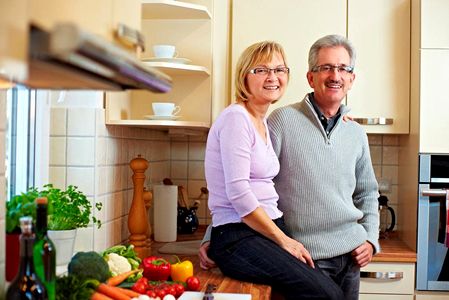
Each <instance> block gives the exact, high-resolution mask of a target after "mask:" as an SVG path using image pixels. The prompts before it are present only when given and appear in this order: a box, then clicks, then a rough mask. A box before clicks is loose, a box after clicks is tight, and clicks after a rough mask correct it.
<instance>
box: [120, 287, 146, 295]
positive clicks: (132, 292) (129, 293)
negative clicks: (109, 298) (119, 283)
mask: <svg viewBox="0 0 449 300" xmlns="http://www.w3.org/2000/svg"><path fill="white" fill-rule="evenodd" d="M117 289H119V290H120V291H122V293H123V294H126V295H128V296H130V297H139V296H140V294H139V293H138V292H134V291H133V290H129V289H124V288H121V287H117Z"/></svg>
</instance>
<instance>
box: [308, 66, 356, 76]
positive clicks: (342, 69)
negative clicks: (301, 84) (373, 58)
mask: <svg viewBox="0 0 449 300" xmlns="http://www.w3.org/2000/svg"><path fill="white" fill-rule="evenodd" d="M334 70H337V71H338V73H341V74H350V73H352V72H353V71H354V67H351V66H345V65H335V66H333V65H320V66H316V67H313V68H312V72H320V73H332V72H334Z"/></svg>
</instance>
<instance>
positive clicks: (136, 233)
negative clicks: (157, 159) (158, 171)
mask: <svg viewBox="0 0 449 300" xmlns="http://www.w3.org/2000/svg"><path fill="white" fill-rule="evenodd" d="M129 165H130V167H131V169H132V170H133V172H134V174H133V176H132V179H133V184H134V193H133V200H132V203H131V208H130V210H129V215H128V230H129V232H130V236H129V242H130V243H131V244H133V245H134V250H135V251H136V253H137V255H138V256H139V257H140V258H141V259H143V258H145V257H147V256H148V255H149V253H150V249H149V245H148V243H147V234H148V215H147V209H146V207H145V202H144V196H143V195H144V182H145V171H146V169H147V168H148V161H147V160H146V159H144V158H142V157H141V156H140V154H139V155H138V156H137V157H136V158H134V159H133V160H131V162H130V164H129Z"/></svg>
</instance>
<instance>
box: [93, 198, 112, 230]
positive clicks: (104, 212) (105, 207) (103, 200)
mask: <svg viewBox="0 0 449 300" xmlns="http://www.w3.org/2000/svg"><path fill="white" fill-rule="evenodd" d="M108 197H109V195H108V194H107V195H98V194H97V195H96V197H95V201H96V202H97V203H101V204H102V206H101V210H100V211H98V210H95V211H94V215H95V218H97V219H99V220H100V221H101V223H104V222H106V221H107V220H108V218H107V217H108V214H107V210H108V203H107V199H108Z"/></svg>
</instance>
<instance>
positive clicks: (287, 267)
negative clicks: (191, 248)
mask: <svg viewBox="0 0 449 300" xmlns="http://www.w3.org/2000/svg"><path fill="white" fill-rule="evenodd" d="M274 221H275V223H276V225H277V226H278V227H279V228H281V230H283V231H284V232H286V231H285V224H284V221H283V219H276V220H274ZM208 255H209V257H210V258H212V259H213V260H214V261H215V262H216V263H217V265H218V267H219V268H220V270H221V271H222V272H223V274H225V275H226V276H229V277H232V278H235V279H238V280H242V281H248V282H254V283H260V284H266V285H271V286H272V287H273V289H275V290H277V291H278V292H279V293H281V294H282V295H283V296H284V297H285V299H335V300H337V299H344V297H343V293H342V291H341V289H340V288H339V287H338V286H337V285H336V284H335V283H334V282H333V281H332V280H331V279H329V277H327V276H326V275H325V274H323V273H322V272H321V271H320V269H319V268H315V269H313V268H311V267H309V266H308V265H307V264H305V263H303V262H301V261H300V260H298V259H297V258H295V257H294V256H292V255H291V254H290V253H288V252H287V251H285V250H284V249H282V248H281V247H279V246H278V245H277V244H275V243H274V242H273V241H271V240H269V239H267V238H266V237H264V236H262V235H261V234H259V233H257V232H256V231H254V230H252V229H251V228H250V227H248V226H247V225H246V224H244V223H233V224H226V225H221V226H217V227H213V228H212V234H211V244H210V248H209V252H208Z"/></svg>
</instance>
